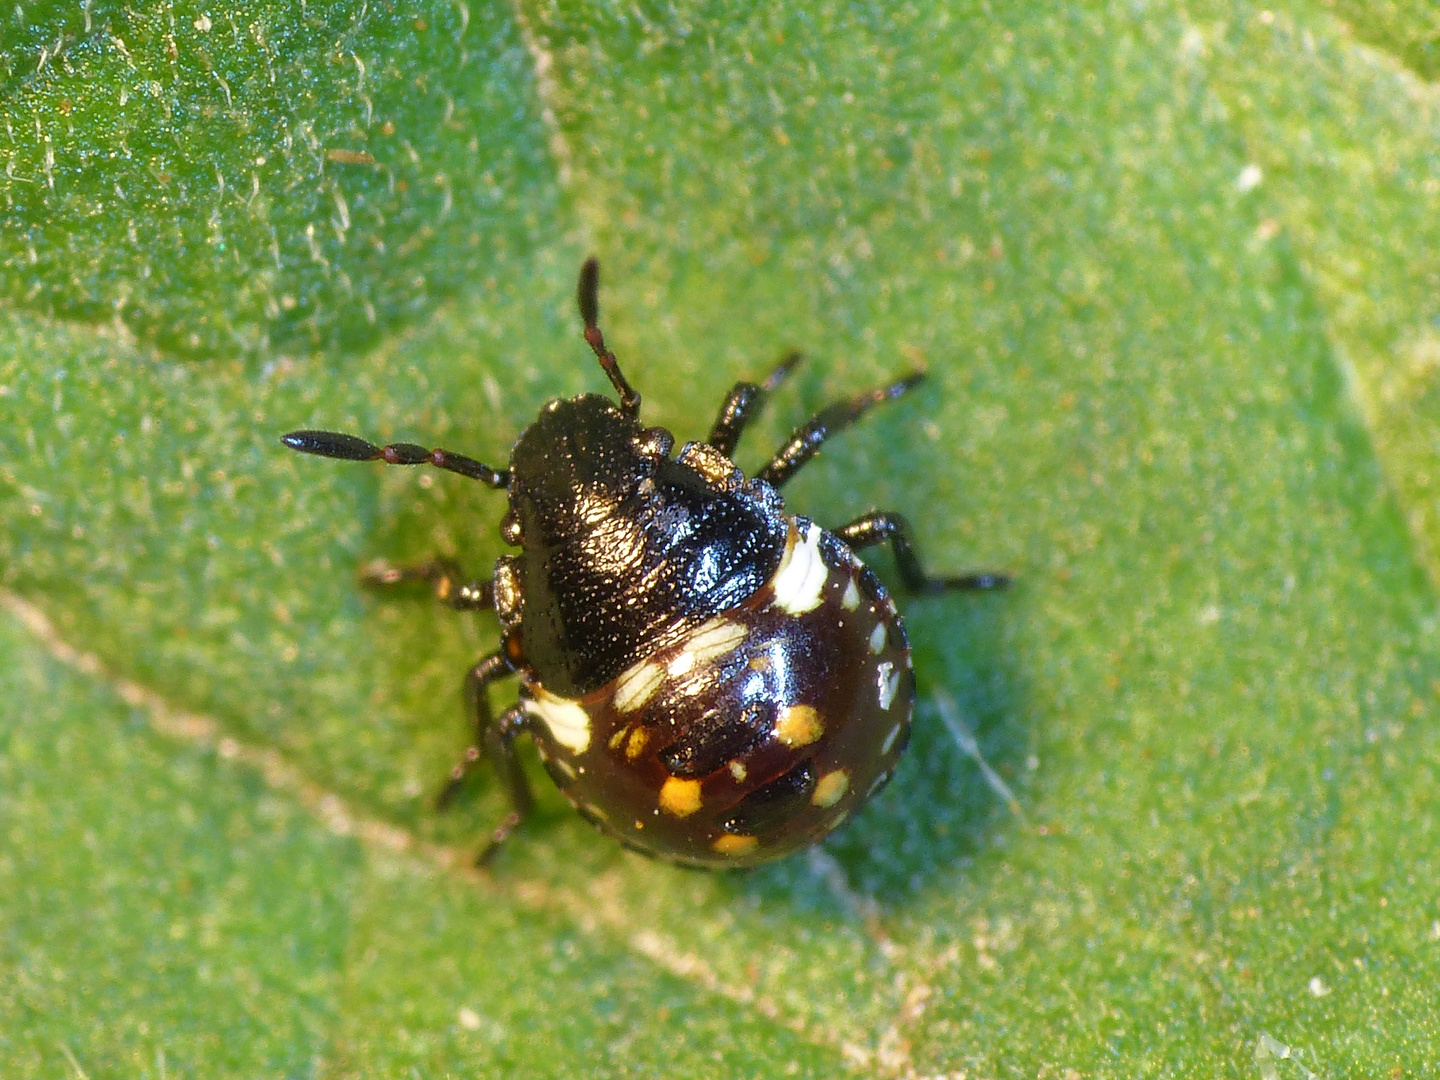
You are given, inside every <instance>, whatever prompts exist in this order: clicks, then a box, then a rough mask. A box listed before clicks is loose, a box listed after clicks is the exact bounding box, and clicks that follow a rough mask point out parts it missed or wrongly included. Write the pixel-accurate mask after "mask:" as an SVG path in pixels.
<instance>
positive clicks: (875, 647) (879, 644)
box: [870, 622, 885, 656]
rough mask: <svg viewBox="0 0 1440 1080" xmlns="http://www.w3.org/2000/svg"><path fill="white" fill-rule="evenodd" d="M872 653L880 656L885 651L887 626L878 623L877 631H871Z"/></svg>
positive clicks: (876, 625)
mask: <svg viewBox="0 0 1440 1080" xmlns="http://www.w3.org/2000/svg"><path fill="white" fill-rule="evenodd" d="M870 651H871V652H872V653H874V654H875V655H876V656H879V655H880V654H881V653H882V652H884V651H885V624H884V623H883V622H882V623H876V624H875V629H874V630H871V631H870Z"/></svg>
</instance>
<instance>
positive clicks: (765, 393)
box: [705, 352, 800, 457]
mask: <svg viewBox="0 0 1440 1080" xmlns="http://www.w3.org/2000/svg"><path fill="white" fill-rule="evenodd" d="M798 363H800V354H799V353H798V352H791V353H786V354H785V356H784V358H783V359H782V360H781V361H780V363H779V364H777V365H776V367H775V370H774V371H772V372H771V373H770V376H769V378H767V379H766V380H765V381H764V382H763V383H761V384H760V385H758V386H757V385H755V383H752V382H738V383H736V384H735V385H734V387H732V388H731V390H730V393H729V395H727V396H726V398H725V403H724V404H723V405H721V406H720V415H719V416H717V417H715V425H714V426H713V427H712V428H711V429H710V437H709V438H708V439H706V440H705V441H706V442H708V443H709V444H710V445H711V446H713V447H714V448H715V449H716V450H719V451H720V452H721V453H722V454H724V455H725V456H726V457H729V456H730V455H731V454H733V453H734V452H735V446H736V444H737V443H738V442H739V441H740V435H741V433H742V432H743V431H744V430H745V425H746V424H748V423H749V422H750V421H751V420H752V419H753V418H754V416H755V414H756V413H758V412H759V411H760V406H762V405H764V404H765V399H766V398H767V397H769V396H770V394H771V392H772V391H774V389H775V388H776V387H777V386H779V385H780V384H781V383H782V382H784V381H785V376H787V375H789V374H790V372H792V371H794V370H795V365H796V364H798Z"/></svg>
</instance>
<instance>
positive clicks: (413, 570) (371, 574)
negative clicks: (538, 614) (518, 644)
mask: <svg viewBox="0 0 1440 1080" xmlns="http://www.w3.org/2000/svg"><path fill="white" fill-rule="evenodd" d="M360 580H361V581H362V582H363V583H364V584H366V585H369V586H370V587H371V588H375V589H388V588H390V587H391V586H394V585H402V584H404V583H405V582H407V581H424V582H426V583H428V584H429V586H430V588H431V589H432V590H434V593H435V599H436V600H439V601H440V602H441V603H442V604H444V605H445V606H446V607H450V608H454V609H455V610H456V611H491V610H493V609H494V607H495V583H494V582H493V581H465V580H464V579H463V578H461V576H460V568H459V567H458V566H456V565H455V564H454V563H453V562H451V561H450V560H449V559H431V560H430V561H429V562H427V563H421V564H420V565H418V566H391V565H390V564H389V563H387V562H385V561H383V560H377V561H376V562H373V563H371V564H370V565H369V566H367V567H365V569H364V570H362V571H361V572H360Z"/></svg>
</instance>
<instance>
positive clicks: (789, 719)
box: [775, 705, 825, 747]
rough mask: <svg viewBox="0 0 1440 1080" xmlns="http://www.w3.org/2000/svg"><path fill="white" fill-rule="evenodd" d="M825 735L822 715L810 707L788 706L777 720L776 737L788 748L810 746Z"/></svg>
mask: <svg viewBox="0 0 1440 1080" xmlns="http://www.w3.org/2000/svg"><path fill="white" fill-rule="evenodd" d="M823 734H825V725H824V724H822V723H821V722H820V714H819V713H817V712H816V711H815V710H814V709H813V708H812V707H811V706H809V705H787V706H785V708H783V709H781V710H780V715H779V716H778V717H776V719H775V737H776V738H777V739H779V740H780V741H781V742H783V743H784V744H785V745H786V746H791V747H797V746H809V745H810V744H811V743H813V742H814V741H815V740H816V739H818V738H820V736H821V735H823Z"/></svg>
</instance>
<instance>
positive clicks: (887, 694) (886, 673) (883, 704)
mask: <svg viewBox="0 0 1440 1080" xmlns="http://www.w3.org/2000/svg"><path fill="white" fill-rule="evenodd" d="M876 671H877V673H878V674H877V678H876V683H877V685H878V687H879V690H880V708H882V709H889V708H890V706H891V705H893V704H894V702H895V693H896V691H898V690H899V689H900V673H899V672H898V671H896V670H895V665H894V664H892V663H891V662H890V661H889V660H886V661H885V662H884V663H882V664H880V666H879V667H878V668H877V669H876Z"/></svg>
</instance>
